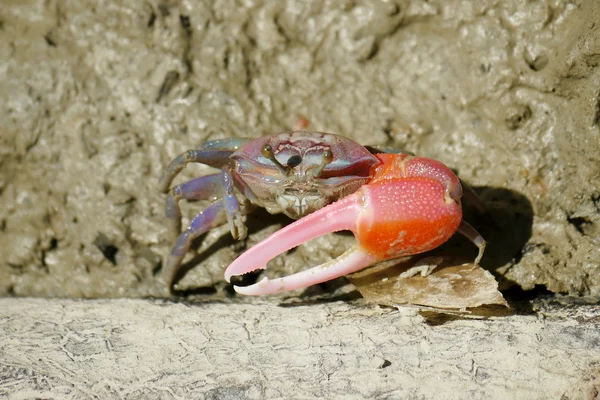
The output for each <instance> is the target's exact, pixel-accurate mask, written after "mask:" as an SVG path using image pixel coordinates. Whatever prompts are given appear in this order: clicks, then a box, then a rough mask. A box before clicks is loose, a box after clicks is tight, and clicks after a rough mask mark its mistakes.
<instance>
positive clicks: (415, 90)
mask: <svg viewBox="0 0 600 400" xmlns="http://www.w3.org/2000/svg"><path fill="white" fill-rule="evenodd" d="M121 4H125V2H110V1H104V2H98V1H94V2H91V1H79V2H68V3H67V2H58V1H41V0H38V1H27V2H23V1H15V0H8V1H6V0H5V1H2V3H0V205H1V207H0V294H2V295H7V294H14V295H20V296H23V295H32V296H83V297H114V296H128V297H137V296H163V295H166V294H167V291H166V288H165V286H164V283H163V282H162V281H161V279H160V277H159V271H160V266H161V261H160V260H161V257H162V256H163V255H164V254H166V253H167V251H168V248H169V246H170V243H168V241H167V237H168V235H167V230H166V225H165V221H164V216H163V203H164V197H163V196H162V195H159V194H158V193H157V190H156V181H157V179H158V177H159V175H160V172H161V169H162V168H163V166H165V165H166V164H167V163H168V162H169V160H170V159H171V158H173V157H174V156H176V155H177V154H178V153H180V152H182V151H184V150H186V149H188V148H192V147H194V146H196V145H198V143H200V142H202V141H203V140H207V139H217V138H224V137H230V136H251V137H256V136H260V135H263V134H266V133H271V132H276V131H283V130H288V129H290V128H291V127H292V126H293V125H294V122H295V121H296V120H297V119H298V118H299V116H303V117H305V118H306V119H307V120H308V121H310V129H312V130H320V131H328V132H335V133H339V134H343V135H346V136H348V137H350V138H353V139H356V140H357V141H360V142H362V143H368V144H375V145H385V146H394V147H399V148H403V149H407V150H409V151H412V152H415V153H418V154H420V155H424V156H428V157H432V158H437V159H439V160H441V161H443V162H445V163H446V164H448V165H450V166H452V167H453V168H454V169H455V170H456V171H457V172H458V173H459V175H460V176H461V177H462V178H463V179H464V180H466V181H468V182H470V183H471V184H472V185H473V186H474V187H475V188H476V190H477V191H478V192H479V194H480V195H481V197H482V198H483V200H484V201H485V203H486V206H487V207H488V209H489V215H488V216H485V217H483V216H477V215H474V216H473V215H471V216H470V221H471V222H473V223H474V225H476V226H477V227H478V228H479V229H480V230H481V231H482V233H483V234H484V236H486V238H487V239H488V240H489V242H490V246H489V248H488V253H487V254H486V257H485V258H484V261H483V266H484V267H486V268H487V269H489V270H491V271H492V272H493V273H496V274H497V276H498V277H500V279H501V280H502V284H503V286H504V287H507V286H509V285H511V284H515V283H516V284H518V285H520V286H521V287H523V288H524V289H531V288H533V287H534V286H536V285H542V286H544V287H546V288H547V289H548V290H550V291H553V292H563V293H572V294H580V295H600V160H599V154H600V148H599V147H600V130H599V124H600V99H599V93H600V23H599V22H598V21H600V3H598V2H597V1H594V0H587V1H558V0H549V1H538V2H530V1H525V0H522V1H519V0H510V1H502V2H497V1H474V0H473V1H459V0H455V1H441V0H440V1H417V0H415V1H397V2H393V1H389V2H379V1H357V2H352V1H342V2H338V1H323V2H303V1H285V2H266V3H264V4H263V2H260V1H257V2H253V1H248V2H244V3H242V4H240V3H238V2H233V1H222V2H210V1H206V2H184V1H163V2H160V1H146V2H127V5H121ZM209 170H210V169H209V168H208V167H206V168H205V167H191V168H188V169H187V170H186V171H185V173H184V174H183V176H182V177H181V179H182V180H183V179H186V178H187V179H189V178H190V177H192V176H194V175H196V174H204V173H207V172H209ZM202 207H203V204H201V203H195V204H191V205H190V206H189V207H186V208H185V210H184V211H185V215H186V218H189V217H190V216H192V215H193V214H194V212H195V211H198V210H200V209H201V208H202ZM285 222H286V219H285V218H283V217H278V216H273V217H271V216H269V215H268V214H266V213H258V214H257V215H255V216H252V217H250V218H249V225H250V232H251V234H250V236H249V239H248V240H247V241H244V242H240V243H234V242H233V240H231V239H230V238H229V236H228V232H227V229H226V228H220V229H216V230H214V231H212V232H211V233H209V234H208V235H207V236H206V237H205V238H204V240H203V241H202V242H201V243H198V256H197V257H195V259H194V260H195V261H194V262H195V264H198V265H199V267H197V268H195V269H192V270H191V271H190V272H189V273H188V274H187V276H186V277H185V279H184V280H183V281H182V282H181V287H182V288H188V289H194V290H197V291H199V292H201V293H208V294H210V293H214V294H215V295H220V294H222V293H223V291H222V289H223V288H224V287H225V285H224V283H223V278H222V276H223V275H222V273H223V269H224V268H225V266H226V265H227V264H228V263H229V262H230V261H231V260H233V259H234V258H235V257H236V255H237V254H239V253H240V252H241V251H243V250H244V249H245V248H246V247H247V246H249V245H251V244H253V243H255V242H256V241H258V240H260V239H261V238H263V237H265V236H266V235H268V234H269V233H270V232H273V231H275V230H276V229H278V228H279V227H280V226H281V224H283V223H285ZM351 241H352V238H351V237H348V236H343V235H342V236H340V235H337V236H332V237H331V238H329V239H328V240H320V241H318V242H316V241H315V242H314V243H310V244H309V245H308V246H305V247H303V248H300V249H298V250H297V251H295V252H294V253H292V254H290V255H288V256H286V257H285V258H281V259H279V260H278V261H277V262H276V263H275V264H274V267H276V266H279V267H281V268H284V269H287V270H292V269H298V268H303V267H305V266H306V265H307V264H315V263H317V262H320V261H323V260H324V259H326V258H328V257H331V256H332V255H334V256H335V255H337V254H339V253H341V252H342V251H343V250H344V249H345V248H346V247H347V246H348V245H349V243H351ZM459 241H460V240H459Z"/></svg>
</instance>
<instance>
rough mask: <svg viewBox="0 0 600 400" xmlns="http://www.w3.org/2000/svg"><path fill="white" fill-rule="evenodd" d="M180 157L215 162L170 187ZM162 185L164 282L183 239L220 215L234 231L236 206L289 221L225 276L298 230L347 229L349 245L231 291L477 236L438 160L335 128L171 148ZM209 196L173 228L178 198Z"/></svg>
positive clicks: (302, 282) (304, 233)
mask: <svg viewBox="0 0 600 400" xmlns="http://www.w3.org/2000/svg"><path fill="white" fill-rule="evenodd" d="M188 163H202V164H206V165H209V166H212V167H216V168H219V169H221V172H218V173H215V174H211V175H206V176H202V177H199V178H196V179H192V180H191V181H188V182H185V183H183V184H181V185H177V186H175V187H173V188H170V186H171V182H172V181H173V179H174V178H175V176H176V175H177V174H178V173H179V172H180V171H181V170H182V169H183V168H185V166H186V165H187V164H188ZM159 186H160V190H161V191H162V192H164V193H167V201H166V216H167V220H168V222H169V228H170V231H171V234H172V236H173V239H174V240H175V245H174V246H173V249H172V250H171V253H170V255H169V256H168V258H167V261H166V264H165V268H164V270H163V276H164V278H165V281H166V282H167V284H168V285H169V288H170V289H171V288H172V287H173V284H174V280H175V279H176V276H177V274H178V271H179V269H180V267H181V262H182V260H183V258H184V256H185V255H186V253H187V252H188V251H189V249H190V245H191V243H192V241H193V240H194V239H195V238H197V237H198V236H200V235H202V234H203V233H205V232H207V231H209V230H210V229H212V228H215V227H217V226H220V225H223V224H225V223H227V224H228V225H229V229H230V231H231V234H232V236H233V237H234V238H235V239H244V238H245V237H246V234H247V229H246V225H245V223H244V218H243V217H244V215H246V214H248V213H249V212H251V211H252V209H253V208H255V207H257V206H258V207H264V208H266V209H267V211H268V212H270V213H272V214H276V213H284V214H285V215H287V216H288V217H290V218H293V219H297V221H295V222H293V223H292V224H290V225H288V226H286V227H285V228H283V229H281V230H279V231H278V232H276V233H274V234H273V235H271V236H270V237H268V238H267V239H265V240H263V241H262V242H260V243H258V244H256V245H255V246H253V247H251V248H250V249H248V250H247V251H246V252H245V253H243V254H242V255H241V256H240V257H238V258H237V259H236V260H235V261H233V263H232V264H231V265H230V266H229V267H228V268H227V269H226V271H225V279H226V280H227V282H229V281H230V279H231V277H232V276H236V275H243V274H246V273H249V272H252V271H255V270H258V269H265V268H266V266H267V263H268V262H269V261H270V260H272V259H273V258H275V257H276V256H277V255H279V254H282V253H284V252H286V251H287V250H290V249H292V248H294V247H296V246H298V245H300V244H302V243H304V242H306V241H308V240H311V239H314V238H316V237H319V236H321V235H324V234H326V233H330V232H337V231H342V230H350V231H352V232H353V233H354V236H355V237H356V245H355V246H354V247H352V248H351V249H349V250H347V251H346V252H345V253H343V254H342V255H341V256H340V257H338V258H336V259H334V260H331V261H328V262H326V263H324V264H322V265H319V266H317V267H314V268H311V269H308V270H305V271H302V272H299V273H296V274H293V275H290V276H286V277H283V278H278V279H273V280H269V279H267V278H264V279H262V280H261V281H260V282H258V283H255V284H253V285H250V286H243V287H242V286H234V288H235V290H236V291H237V292H238V293H242V294H246V295H265V294H271V293H278V292H283V291H287V290H292V289H299V288H305V287H308V286H310V285H314V284H317V283H321V282H325V281H328V280H331V279H334V278H337V277H340V276H343V275H346V274H350V273H353V272H356V271H359V270H361V269H363V268H366V267H368V266H371V265H373V264H375V263H378V262H381V261H384V260H389V259H393V258H398V257H403V256H408V255H413V254H418V253H423V252H426V251H429V250H432V249H434V248H436V247H438V246H440V245H441V244H442V243H444V242H446V241H447V240H448V239H449V238H450V237H451V236H452V235H454V233H455V232H459V233H461V234H462V235H464V236H466V237H467V238H468V239H469V240H470V241H471V242H473V244H475V245H476V246H477V247H478V248H479V254H478V255H477V258H476V259H475V262H474V265H477V264H478V263H479V261H480V260H481V257H482V256H483V252H484V250H485V244H486V243H485V240H484V239H483V237H481V235H480V234H479V233H477V231H476V230H475V229H474V228H473V227H471V225H469V224H468V223H467V222H465V221H463V220H462V208H461V196H462V194H463V187H462V185H461V182H460V180H459V179H458V177H457V176H456V175H455V174H454V173H453V172H452V171H451V170H450V169H449V168H448V167H446V166H445V165H444V164H442V163H441V162H439V161H436V160H432V159H429V158H423V157H417V156H413V155H412V154H409V153H403V152H394V151H389V150H385V149H378V148H376V147H370V148H369V149H367V148H366V147H363V146H361V145H359V144H358V143H356V142H354V141H352V140H350V139H348V138H346V137H344V136H340V135H335V134H331V133H319V132H285V133H278V134H273V135H268V136H264V137H260V138H257V139H248V138H236V139H221V140H211V141H207V142H204V143H203V144H202V146H201V147H200V148H199V149H196V150H189V151H187V152H185V153H183V154H181V155H179V156H178V157H176V158H175V159H174V160H173V161H172V162H171V163H170V164H169V166H168V167H167V169H166V171H165V173H164V174H163V176H162V177H161V178H160V181H159ZM181 199H186V200H209V199H217V200H216V201H214V202H213V203H212V204H211V205H209V206H208V207H207V208H206V209H205V210H204V211H202V212H200V213H199V214H198V215H196V217H195V218H193V219H192V221H191V223H190V225H189V226H188V228H187V229H186V230H185V231H183V232H181V210H180V208H179V201H180V200H181Z"/></svg>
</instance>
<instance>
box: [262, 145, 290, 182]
mask: <svg viewBox="0 0 600 400" xmlns="http://www.w3.org/2000/svg"><path fill="white" fill-rule="evenodd" d="M260 152H261V153H262V155H263V157H265V158H268V159H269V160H271V162H272V163H273V164H275V166H276V167H277V169H278V170H279V172H281V173H282V174H283V175H289V174H290V170H291V168H290V167H284V166H283V165H282V164H281V163H280V162H279V161H277V159H276V158H275V153H273V148H272V147H271V145H270V144H265V145H264V146H263V147H262V149H261V150H260Z"/></svg>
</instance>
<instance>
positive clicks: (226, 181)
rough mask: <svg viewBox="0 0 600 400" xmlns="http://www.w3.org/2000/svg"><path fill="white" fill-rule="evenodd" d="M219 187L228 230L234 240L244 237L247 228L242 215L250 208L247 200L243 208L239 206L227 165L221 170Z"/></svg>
mask: <svg viewBox="0 0 600 400" xmlns="http://www.w3.org/2000/svg"><path fill="white" fill-rule="evenodd" d="M221 187H222V188H223V192H224V193H223V203H224V205H225V212H226V215H227V223H228V225H229V231H230V232H231V236H233V238H234V239H236V240H241V239H245V238H246V236H247V234H248V229H247V228H246V224H245V223H244V220H243V218H242V216H243V215H245V214H248V212H250V211H251V210H252V207H251V205H250V204H249V202H247V201H246V202H245V204H244V210H242V209H241V207H240V202H239V201H238V199H237V197H236V196H235V194H234V193H233V188H234V184H233V176H232V175H231V170H230V169H229V168H227V167H225V168H223V170H222V171H221Z"/></svg>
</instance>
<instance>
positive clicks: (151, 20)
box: [147, 12, 156, 28]
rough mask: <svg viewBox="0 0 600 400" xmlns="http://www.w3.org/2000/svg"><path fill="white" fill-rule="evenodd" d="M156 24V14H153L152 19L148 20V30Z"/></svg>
mask: <svg viewBox="0 0 600 400" xmlns="http://www.w3.org/2000/svg"><path fill="white" fill-rule="evenodd" d="M155 22H156V13H155V12H152V14H150V18H148V25H147V26H148V28H152V27H153V26H154V23H155Z"/></svg>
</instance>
